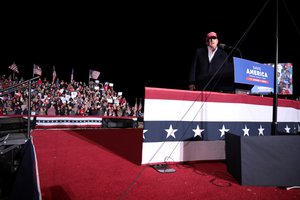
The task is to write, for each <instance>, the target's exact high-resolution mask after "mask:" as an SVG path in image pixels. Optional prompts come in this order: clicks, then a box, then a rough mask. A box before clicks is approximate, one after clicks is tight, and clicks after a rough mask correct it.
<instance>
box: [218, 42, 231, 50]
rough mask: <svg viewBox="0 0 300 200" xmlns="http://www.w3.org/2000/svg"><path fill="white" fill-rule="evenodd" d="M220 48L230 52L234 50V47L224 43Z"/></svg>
mask: <svg viewBox="0 0 300 200" xmlns="http://www.w3.org/2000/svg"><path fill="white" fill-rule="evenodd" d="M218 47H219V48H220V49H223V50H225V51H228V50H231V49H233V46H227V45H226V44H222V43H221V44H219V45H218Z"/></svg>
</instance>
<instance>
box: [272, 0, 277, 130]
mask: <svg viewBox="0 0 300 200" xmlns="http://www.w3.org/2000/svg"><path fill="white" fill-rule="evenodd" d="M277 65H278V0H277V1H276V61H275V65H274V89H273V90H274V92H273V120H272V129H271V135H277V126H278V123H277V106H278V95H277Z"/></svg>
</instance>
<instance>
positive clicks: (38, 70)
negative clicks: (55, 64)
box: [33, 64, 42, 76]
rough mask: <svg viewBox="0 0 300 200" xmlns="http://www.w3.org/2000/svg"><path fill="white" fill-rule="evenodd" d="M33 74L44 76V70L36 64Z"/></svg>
mask: <svg viewBox="0 0 300 200" xmlns="http://www.w3.org/2000/svg"><path fill="white" fill-rule="evenodd" d="M33 74H37V75H39V76H41V75H42V69H41V68H40V67H39V66H37V65H36V64H33Z"/></svg>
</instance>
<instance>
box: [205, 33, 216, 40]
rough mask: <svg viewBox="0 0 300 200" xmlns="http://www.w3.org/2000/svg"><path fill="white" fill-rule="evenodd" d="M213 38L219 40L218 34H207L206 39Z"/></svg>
mask: <svg viewBox="0 0 300 200" xmlns="http://www.w3.org/2000/svg"><path fill="white" fill-rule="evenodd" d="M212 37H216V38H218V35H217V33H216V32H209V33H207V35H206V39H209V38H212Z"/></svg>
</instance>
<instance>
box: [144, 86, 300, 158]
mask: <svg viewBox="0 0 300 200" xmlns="http://www.w3.org/2000/svg"><path fill="white" fill-rule="evenodd" d="M272 105H273V101H272V98H268V97H259V96H251V95H238V94H225V93H217V92H201V91H199V92H195V91H186V90H173V89H162V88H148V87H146V89H145V101H144V130H143V138H144V140H143V152H142V164H146V163H156V162H167V160H168V161H174V162H178V161H179V162H180V161H192V160H201V159H203V157H201V156H203V154H201V152H203V150H204V149H205V152H206V154H205V156H208V155H210V156H212V157H213V158H211V159H214V160H218V159H224V157H223V156H225V155H221V154H217V153H215V149H216V148H215V149H213V148H212V147H211V146H209V145H208V144H218V145H217V146H215V147H217V148H219V149H220V148H222V149H223V147H224V146H223V147H221V146H220V145H219V144H222V145H224V140H225V134H226V133H232V134H236V135H239V136H241V137H248V136H250V137H252V136H259V137H264V136H270V135H271V125H272ZM278 105H279V106H278V132H280V133H285V134H291V135H295V134H296V133H297V132H300V124H299V116H300V102H298V101H290V100H285V99H279V101H278ZM201 149H202V150H201ZM223 151H224V150H223Z"/></svg>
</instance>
